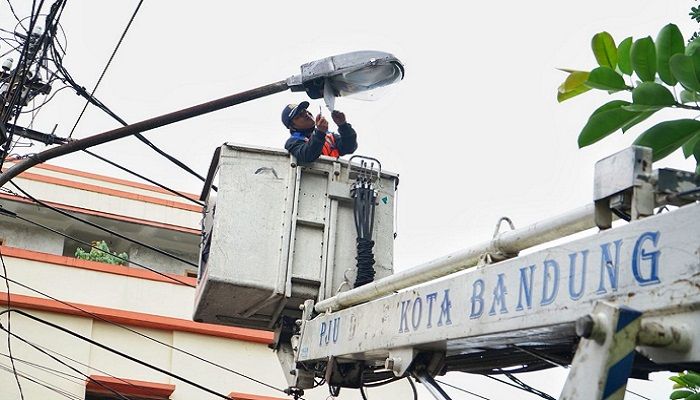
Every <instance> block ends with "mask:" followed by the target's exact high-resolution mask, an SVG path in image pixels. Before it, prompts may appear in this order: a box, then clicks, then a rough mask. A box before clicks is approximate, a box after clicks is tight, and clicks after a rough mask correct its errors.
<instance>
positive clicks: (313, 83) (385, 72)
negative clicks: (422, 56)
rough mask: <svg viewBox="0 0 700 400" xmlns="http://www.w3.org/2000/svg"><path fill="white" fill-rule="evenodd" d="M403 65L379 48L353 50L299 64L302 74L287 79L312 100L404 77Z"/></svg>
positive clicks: (366, 88) (362, 89)
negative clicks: (373, 49)
mask: <svg viewBox="0 0 700 400" xmlns="http://www.w3.org/2000/svg"><path fill="white" fill-rule="evenodd" d="M403 75H404V67H403V64H401V62H400V61H399V60H398V58H396V57H394V56H393V55H391V54H389V53H384V52H382V51H354V52H352V53H345V54H339V55H337V56H331V57H326V58H323V59H320V60H317V61H312V62H310V63H306V64H304V65H302V66H301V74H299V75H294V76H292V77H290V78H288V79H287V85H288V86H289V88H290V89H291V90H292V91H293V92H299V91H305V92H306V94H307V95H309V97H311V98H312V99H319V98H321V97H324V94H325V93H327V92H328V91H329V90H330V92H331V93H332V95H333V96H334V97H340V96H348V95H352V94H356V93H360V92H364V91H367V90H372V89H376V88H379V87H382V86H387V85H391V84H392V83H396V82H398V81H400V80H401V79H403Z"/></svg>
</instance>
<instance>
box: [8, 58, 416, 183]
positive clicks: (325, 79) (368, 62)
mask: <svg viewBox="0 0 700 400" xmlns="http://www.w3.org/2000/svg"><path fill="white" fill-rule="evenodd" d="M403 75H404V67H403V64H401V62H400V61H399V60H398V59H397V58H396V57H394V56H393V55H391V54H389V53H384V52H380V51H356V52H351V53H345V54H340V55H337V56H332V57H327V58H324V59H321V60H317V61H312V62H310V63H306V64H304V65H302V66H301V74H300V75H294V76H292V77H290V78H288V79H287V80H283V81H279V82H275V83H271V84H269V85H265V86H261V87H259V88H256V89H251V90H247V91H245V92H241V93H236V94H233V95H230V96H226V97H222V98H220V99H217V100H212V101H209V102H207V103H202V104H198V105H195V106H192V107H189V108H185V109H182V110H178V111H174V112H171V113H168V114H164V115H160V116H157V117H153V118H150V119H147V120H144V121H140V122H136V123H133V124H130V125H126V126H123V127H120V128H117V129H113V130H111V131H107V132H103V133H99V134H97V135H93V136H88V137H86V138H83V139H79V140H74V141H71V142H68V143H66V144H63V145H61V146H57V147H53V148H50V149H48V150H44V151H42V152H40V153H37V154H33V155H31V156H30V157H29V158H27V159H26V160H24V161H21V162H19V163H17V164H15V165H13V166H12V167H10V168H9V169H7V171H5V172H4V173H2V174H0V186H3V185H5V184H6V183H7V182H9V181H10V179H12V178H14V177H16V176H17V175H19V174H20V173H22V172H24V171H26V170H28V169H29V168H31V167H33V166H35V165H37V164H40V163H43V162H46V161H48V160H51V159H53V158H56V157H60V156H63V155H66V154H70V153H74V152H76V151H81V150H85V149H88V148H90V147H93V146H97V145H99V144H103V143H107V142H111V141H113V140H117V139H121V138H124V137H126V136H130V135H134V134H136V133H142V132H146V131H150V130H152V129H155V128H160V127H162V126H165V125H169V124H172V123H174V122H179V121H184V120H186V119H189V118H192V117H197V116H200V115H203V114H207V113H210V112H213V111H217V110H221V109H224V108H227V107H231V106H234V105H236V104H241V103H245V102H247V101H251V100H255V99H259V98H261V97H265V96H269V95H271V94H275V93H279V92H283V91H285V90H289V89H291V90H292V91H305V92H306V93H307V94H308V95H309V97H311V98H312V99H318V98H321V97H324V95H326V96H328V95H329V93H330V95H331V96H334V97H338V96H347V95H349V94H354V93H359V92H364V91H367V90H372V89H375V88H378V87H382V86H387V85H390V84H392V83H395V82H398V81H400V80H401V79H403Z"/></svg>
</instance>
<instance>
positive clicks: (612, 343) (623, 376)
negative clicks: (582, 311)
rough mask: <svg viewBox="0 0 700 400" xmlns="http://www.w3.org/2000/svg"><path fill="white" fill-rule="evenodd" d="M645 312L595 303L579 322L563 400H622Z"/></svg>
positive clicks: (563, 391)
mask: <svg viewBox="0 0 700 400" xmlns="http://www.w3.org/2000/svg"><path fill="white" fill-rule="evenodd" d="M641 316H642V313H640V312H639V311H636V310H633V309H631V308H627V307H617V306H615V305H612V304H610V303H606V302H598V303H596V305H595V307H594V309H593V313H591V314H589V315H586V316H584V317H581V318H580V319H579V320H578V321H577V322H576V334H578V335H579V336H581V338H582V339H581V341H580V342H579V345H578V349H577V350H576V354H575V355H574V360H573V362H572V363H571V372H569V376H568V378H567V379H566V384H565V385H564V389H563V390H562V394H561V396H560V397H559V399H560V400H583V399H586V400H618V399H619V400H621V399H623V398H624V396H625V388H626V386H627V379H628V378H629V376H630V374H631V373H632V365H633V362H634V354H635V347H636V344H637V336H638V334H639V331H640V327H641Z"/></svg>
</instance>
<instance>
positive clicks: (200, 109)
mask: <svg viewBox="0 0 700 400" xmlns="http://www.w3.org/2000/svg"><path fill="white" fill-rule="evenodd" d="M287 89H289V86H288V85H287V82H286V81H279V82H275V83H271V84H268V85H265V86H260V87H258V88H255V89H251V90H247V91H245V92H240V93H236V94H232V95H229V96H226V97H222V98H220V99H216V100H212V101H208V102H206V103H202V104H197V105H195V106H192V107H188V108H184V109H182V110H178V111H173V112H171V113H168V114H163V115H159V116H157V117H153V118H150V119H147V120H144V121H140V122H136V123H133V124H130V125H126V126H123V127H120V128H117V129H112V130H111V131H107V132H103V133H99V134H96V135H93V136H88V137H86V138H83V139H79V140H74V141H71V142H68V143H66V144H64V145H61V146H57V147H52V148H50V149H48V150H44V151H42V152H40V153H36V154H33V155H31V156H29V157H28V158H27V159H25V160H23V161H21V162H19V163H17V164H15V165H13V166H12V167H10V168H8V169H7V170H6V171H5V172H4V173H2V174H0V186H3V185H5V184H6V183H7V182H9V181H10V179H12V178H14V177H16V176H17V175H19V174H20V173H22V172H24V171H26V170H28V169H29V168H31V167H33V166H35V165H37V164H41V163H43V162H46V161H48V160H51V159H53V158H56V157H60V156H64V155H66V154H70V153H74V152H76V151H81V150H85V149H88V148H90V147H93V146H97V145H99V144H103V143H107V142H111V141H113V140H117V139H121V138H124V137H127V136H130V135H134V134H136V133H142V132H146V131H150V130H152V129H155V128H160V127H162V126H165V125H169V124H172V123H174V122H179V121H184V120H186V119H189V118H192V117H197V116H200V115H204V114H207V113H210V112H212V111H218V110H221V109H223V108H227V107H231V106H234V105H236V104H241V103H245V102H247V101H250V100H255V99H258V98H261V97H265V96H269V95H271V94H275V93H279V92H284V91H285V90H287Z"/></svg>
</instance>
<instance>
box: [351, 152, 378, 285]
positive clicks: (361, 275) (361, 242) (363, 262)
mask: <svg viewBox="0 0 700 400" xmlns="http://www.w3.org/2000/svg"><path fill="white" fill-rule="evenodd" d="M362 167H363V170H362V171H363V172H362V173H358V175H357V180H356V182H355V183H354V184H353V186H352V189H351V191H350V193H351V195H352V198H353V200H354V206H353V217H354V220H355V230H356V231H357V239H356V246H357V256H356V257H355V260H357V275H356V277H355V285H354V287H356V288H357V287H360V286H363V285H366V284H368V283H370V282H372V281H374V276H375V274H376V272H375V270H374V253H373V251H372V249H373V248H374V241H373V240H372V231H373V229H374V210H375V205H376V201H377V192H376V191H375V190H374V184H373V183H372V171H371V170H369V169H366V168H365V167H366V163H365V161H362Z"/></svg>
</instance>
